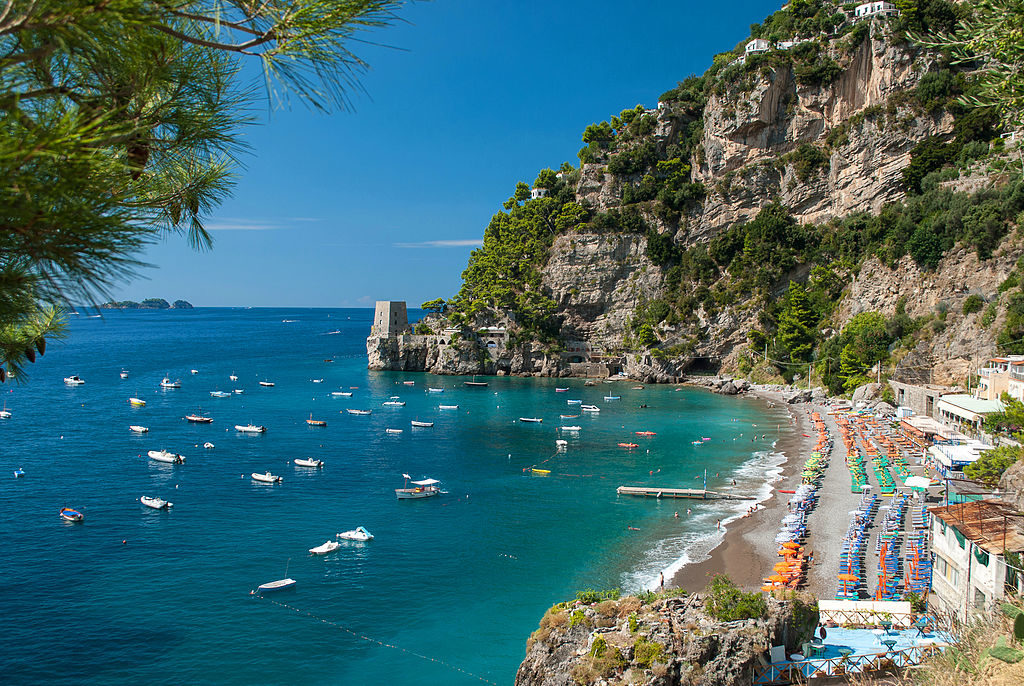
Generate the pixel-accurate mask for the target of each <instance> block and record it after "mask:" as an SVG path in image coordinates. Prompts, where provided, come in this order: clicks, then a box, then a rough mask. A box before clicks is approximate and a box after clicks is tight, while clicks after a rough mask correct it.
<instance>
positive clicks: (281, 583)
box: [256, 578, 295, 593]
mask: <svg viewBox="0 0 1024 686" xmlns="http://www.w3.org/2000/svg"><path fill="white" fill-rule="evenodd" d="M293 586H295V579H290V578H289V579H278V580H277V581H268V582H267V583H265V584H260V585H259V586H257V587H256V588H257V590H259V592H260V593H271V592H273V591H283V590H285V589H286V588H292V587H293Z"/></svg>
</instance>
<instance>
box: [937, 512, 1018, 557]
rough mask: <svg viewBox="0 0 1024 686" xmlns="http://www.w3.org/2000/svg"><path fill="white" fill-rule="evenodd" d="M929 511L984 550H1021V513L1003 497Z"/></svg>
mask: <svg viewBox="0 0 1024 686" xmlns="http://www.w3.org/2000/svg"><path fill="white" fill-rule="evenodd" d="M928 511H929V512H930V513H931V514H932V516H934V517H937V518H938V519H941V520H942V521H944V522H945V523H946V524H948V525H949V526H952V527H954V528H956V529H957V530H958V531H959V532H960V533H962V534H963V535H964V536H965V537H966V538H968V539H969V540H971V541H972V542H974V544H975V545H977V546H978V547H979V548H981V549H982V550H984V551H986V552H989V553H993V554H996V555H1001V554H1003V553H1004V552H1006V551H1009V552H1011V553H1019V552H1021V551H1024V530H1022V527H1024V513H1021V512H1018V511H1017V510H1015V509H1014V508H1013V507H1012V506H1011V505H1010V504H1009V503H1006V502H1003V501H1002V500H978V501H975V502H970V503H957V504H955V505H945V506H943V507H930V508H928Z"/></svg>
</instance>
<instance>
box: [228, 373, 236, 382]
mask: <svg viewBox="0 0 1024 686" xmlns="http://www.w3.org/2000/svg"><path fill="white" fill-rule="evenodd" d="M228 379H230V380H231V381H238V375H237V374H232V375H231V376H229V377H228Z"/></svg>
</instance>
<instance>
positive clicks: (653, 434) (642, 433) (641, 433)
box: [633, 431, 658, 436]
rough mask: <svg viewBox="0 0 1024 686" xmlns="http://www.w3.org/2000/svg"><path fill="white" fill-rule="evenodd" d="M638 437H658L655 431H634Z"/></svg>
mask: <svg viewBox="0 0 1024 686" xmlns="http://www.w3.org/2000/svg"><path fill="white" fill-rule="evenodd" d="M633 433H635V434H636V435H637V436H657V435H658V434H656V433H654V432H653V431H634V432H633Z"/></svg>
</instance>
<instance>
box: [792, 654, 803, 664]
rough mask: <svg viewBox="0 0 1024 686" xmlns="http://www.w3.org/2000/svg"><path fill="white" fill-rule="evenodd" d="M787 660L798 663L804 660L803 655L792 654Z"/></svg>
mask: <svg viewBox="0 0 1024 686" xmlns="http://www.w3.org/2000/svg"><path fill="white" fill-rule="evenodd" d="M789 659H790V660H792V661H793V662H800V661H801V660H803V659H804V656H803V653H793V654H792V655H790V656H789Z"/></svg>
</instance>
